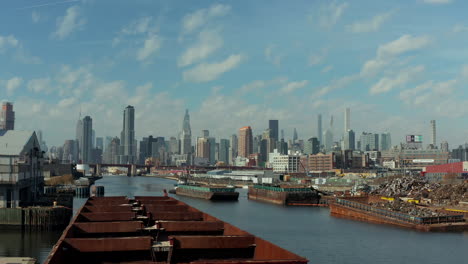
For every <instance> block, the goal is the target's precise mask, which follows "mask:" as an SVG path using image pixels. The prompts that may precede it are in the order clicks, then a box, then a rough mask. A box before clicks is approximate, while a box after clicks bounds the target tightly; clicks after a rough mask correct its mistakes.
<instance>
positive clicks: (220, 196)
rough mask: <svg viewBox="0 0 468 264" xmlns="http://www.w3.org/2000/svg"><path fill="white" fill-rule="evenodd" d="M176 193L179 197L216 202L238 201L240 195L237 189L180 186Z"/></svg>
mask: <svg viewBox="0 0 468 264" xmlns="http://www.w3.org/2000/svg"><path fill="white" fill-rule="evenodd" d="M175 193H176V194H177V195H184V196H190V197H195V198H202V199H207V200H216V201H237V200H238V199H239V193H238V192H236V189H235V188H228V187H224V188H214V187H207V186H198V185H186V184H180V185H178V186H177V189H176V191H175Z"/></svg>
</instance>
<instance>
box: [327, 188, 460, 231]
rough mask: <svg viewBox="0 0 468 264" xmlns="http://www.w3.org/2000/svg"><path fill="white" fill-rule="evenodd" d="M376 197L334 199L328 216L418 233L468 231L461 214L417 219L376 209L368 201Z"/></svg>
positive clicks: (376, 198)
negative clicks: (409, 229)
mask: <svg viewBox="0 0 468 264" xmlns="http://www.w3.org/2000/svg"><path fill="white" fill-rule="evenodd" d="M378 199H380V198H378V197H372V196H367V197H346V198H335V200H334V201H333V202H331V203H330V205H329V207H330V214H331V215H333V216H337V217H343V218H348V219H354V220H359V221H365V222H370V223H376V224H389V225H394V226H399V227H404V228H411V229H416V230H419V231H426V232H429V231H438V232H444V231H468V223H467V222H466V219H464V216H463V215H461V214H446V215H442V216H434V217H417V216H412V215H408V214H405V213H401V212H395V211H392V210H387V209H382V208H377V207H375V206H372V205H371V204H369V203H370V201H373V200H378Z"/></svg>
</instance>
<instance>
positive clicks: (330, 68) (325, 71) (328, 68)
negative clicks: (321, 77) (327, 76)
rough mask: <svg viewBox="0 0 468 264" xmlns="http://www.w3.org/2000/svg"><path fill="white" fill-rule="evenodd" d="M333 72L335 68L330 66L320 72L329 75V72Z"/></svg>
mask: <svg viewBox="0 0 468 264" xmlns="http://www.w3.org/2000/svg"><path fill="white" fill-rule="evenodd" d="M331 70H333V66H332V65H328V66H325V67H324V68H323V69H322V70H321V71H320V72H321V73H327V72H329V71H331Z"/></svg>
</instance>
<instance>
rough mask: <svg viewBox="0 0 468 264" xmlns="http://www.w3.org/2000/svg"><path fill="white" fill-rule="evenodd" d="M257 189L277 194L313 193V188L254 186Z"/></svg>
mask: <svg viewBox="0 0 468 264" xmlns="http://www.w3.org/2000/svg"><path fill="white" fill-rule="evenodd" d="M254 188H255V189H262V190H268V191H275V192H312V189H311V188H281V187H273V186H264V185H254Z"/></svg>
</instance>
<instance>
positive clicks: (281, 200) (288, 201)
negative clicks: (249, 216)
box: [247, 188, 320, 206]
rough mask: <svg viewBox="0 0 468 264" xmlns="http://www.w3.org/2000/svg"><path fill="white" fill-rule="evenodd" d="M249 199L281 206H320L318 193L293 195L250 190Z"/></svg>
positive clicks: (290, 193)
mask: <svg viewBox="0 0 468 264" xmlns="http://www.w3.org/2000/svg"><path fill="white" fill-rule="evenodd" d="M247 197H248V198H249V199H250V200H258V201H262V202H268V203H274V204H281V205H308V206H313V205H318V204H320V196H319V195H317V194H316V193H312V192H311V193H292V192H276V191H270V190H262V189H255V188H249V191H248V194H247Z"/></svg>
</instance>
